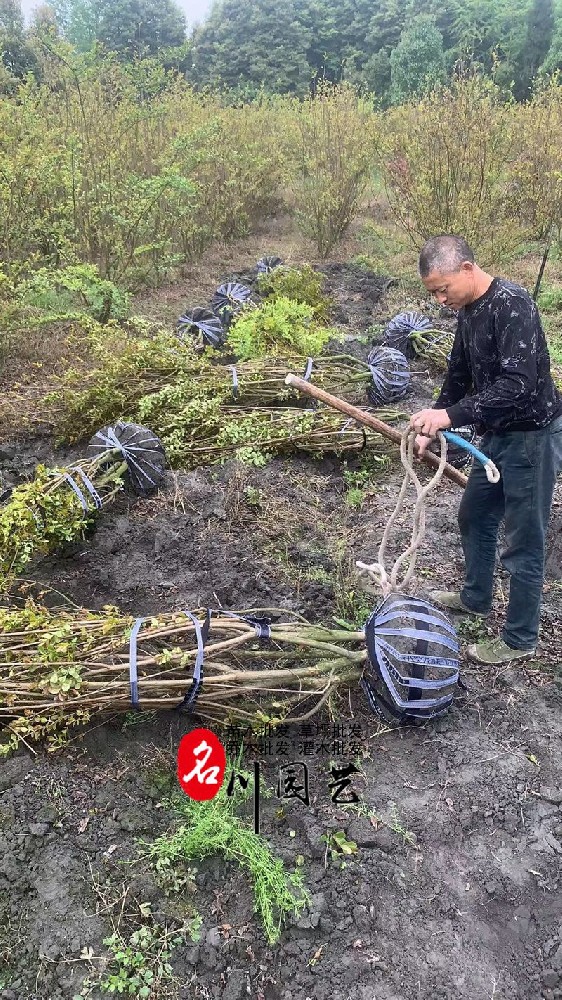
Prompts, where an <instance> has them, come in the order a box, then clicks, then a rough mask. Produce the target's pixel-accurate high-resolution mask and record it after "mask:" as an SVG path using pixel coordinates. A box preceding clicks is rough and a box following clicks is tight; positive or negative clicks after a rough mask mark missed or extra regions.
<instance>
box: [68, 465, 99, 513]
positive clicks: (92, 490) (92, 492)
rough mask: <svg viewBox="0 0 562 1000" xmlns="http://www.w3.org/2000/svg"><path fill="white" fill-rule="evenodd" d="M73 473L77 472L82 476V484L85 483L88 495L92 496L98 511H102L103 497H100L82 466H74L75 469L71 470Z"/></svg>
mask: <svg viewBox="0 0 562 1000" xmlns="http://www.w3.org/2000/svg"><path fill="white" fill-rule="evenodd" d="M71 472H77V473H78V475H79V476H80V478H81V480H82V482H83V483H84V486H85V487H86V489H87V490H88V493H89V494H90V496H91V498H92V500H93V501H94V505H95V507H96V510H100V508H101V505H102V502H101V497H100V495H99V493H98V491H97V490H96V487H95V486H94V484H93V482H92V480H91V479H90V478H89V476H87V475H86V473H85V472H84V469H82V468H81V466H79V465H76V466H73V468H72V469H71Z"/></svg>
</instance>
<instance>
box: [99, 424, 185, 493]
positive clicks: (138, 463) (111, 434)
mask: <svg viewBox="0 0 562 1000" xmlns="http://www.w3.org/2000/svg"><path fill="white" fill-rule="evenodd" d="M109 451H113V452H115V451H119V452H120V453H121V455H122V457H123V460H124V461H125V462H126V463H127V473H128V478H129V483H130V486H131V488H132V490H133V492H134V493H136V494H137V496H141V497H145V496H149V495H150V494H151V493H153V492H154V490H156V489H157V488H158V486H159V485H160V483H161V482H162V480H163V478H164V474H165V471H166V453H165V451H164V448H163V446H162V443H161V441H160V439H159V438H157V437H156V435H155V434H153V433H152V431H150V430H148V428H146V427H141V426H140V424H126V423H123V421H121V420H119V421H118V422H117V423H116V424H114V426H113V427H103V428H102V429H101V430H99V431H96V433H95V434H94V436H93V438H92V440H91V441H90V443H89V445H88V452H89V454H90V455H93V456H95V455H100V454H101V453H103V452H109ZM108 464H109V463H108Z"/></svg>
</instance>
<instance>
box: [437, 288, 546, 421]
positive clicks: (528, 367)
mask: <svg viewBox="0 0 562 1000" xmlns="http://www.w3.org/2000/svg"><path fill="white" fill-rule="evenodd" d="M467 393H469V394H468V395H467ZM434 408H435V409H445V410H447V414H448V416H449V419H450V421H451V425H452V427H461V426H462V425H463V424H475V425H476V429H477V431H478V433H479V434H483V433H484V432H485V431H500V432H501V431H515V430H521V431H528V430H537V429H539V428H541V427H546V426H547V425H548V424H550V423H551V421H552V420H554V419H555V417H557V416H559V414H560V413H562V398H561V396H560V393H559V392H558V390H557V388H556V386H555V385H554V382H553V380H552V375H551V374H550V357H549V353H548V347H547V344H546V338H545V335H544V331H543V328H542V326H541V321H540V317H539V313H538V310H537V307H536V305H535V303H534V302H533V300H532V298H531V296H530V295H529V293H528V292H527V291H526V290H525V289H524V288H522V287H521V286H520V285H516V284H515V283H514V282H512V281H506V280H505V279H504V278H494V279H493V281H492V284H491V285H490V287H489V289H488V290H487V291H486V292H485V293H484V295H481V296H480V298H479V299H476V301H475V302H472V303H471V304H470V305H468V306H464V308H462V309H460V310H459V315H458V326H457V332H456V334H455V340H454V344H453V349H452V351H451V358H450V361H449V368H448V371H447V375H446V377H445V381H444V383H443V387H442V389H441V392H440V394H439V398H438V399H437V401H436V403H435V404H434Z"/></svg>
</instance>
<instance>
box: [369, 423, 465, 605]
mask: <svg viewBox="0 0 562 1000" xmlns="http://www.w3.org/2000/svg"><path fill="white" fill-rule="evenodd" d="M416 437H417V431H415V430H413V429H412V428H410V427H408V428H406V430H405V431H404V432H403V434H402V440H401V442H400V459H401V461H402V465H403V466H404V469H405V474H404V479H403V482H402V486H401V487H400V493H399V494H398V499H397V501H396V506H395V508H394V510H393V512H392V514H391V515H390V517H389V519H388V521H387V524H386V527H385V529H384V532H383V536H382V540H381V544H380V546H379V551H378V553H377V560H376V562H374V563H363V562H356V564H355V565H356V566H357V569H358V570H360V572H363V573H368V574H369V576H370V577H371V579H372V580H373V581H374V582H375V583H376V584H377V585H378V586H379V587H380V588H381V590H382V593H383V597H388V595H389V594H391V593H396V592H400V593H406V591H407V588H408V584H409V583H410V581H411V579H412V577H413V575H414V571H415V568H416V560H417V556H418V550H419V549H420V548H421V546H422V544H423V541H424V538H425V514H426V510H425V502H426V499H427V496H428V495H429V493H431V491H432V490H433V489H434V488H435V487H436V486H437V485H438V484H439V482H440V481H441V479H442V477H443V470H444V468H445V465H446V464H447V441H446V439H445V437H444V436H443V434H442V433H441V431H439V433H438V435H437V437H438V438H439V443H440V445H441V454H440V456H439V467H438V469H437V470H436V472H435V475H434V476H432V478H431V479H430V480H429V482H428V483H426V484H425V486H424V485H423V484H422V483H421V482H420V480H419V478H418V476H417V473H416V471H415V469H414V444H415V440H416ZM410 482H411V483H413V485H414V488H415V491H416V505H415V507H414V517H413V526H412V535H411V538H410V544H409V546H408V548H407V549H406V551H405V552H403V553H402V555H401V556H399V557H398V559H397V560H396V562H395V563H394V566H393V567H392V570H391V571H390V573H388V572H387V570H386V569H385V565H384V561H385V556H386V550H387V547H388V540H389V538H390V534H391V531H392V528H393V527H394V524H395V522H396V519H397V518H398V515H399V514H400V512H401V510H402V508H403V506H404V498H405V496H406V493H407V490H408V486H409V484H410ZM408 560H409V562H408V566H407V568H406V571H405V573H404V576H403V579H402V580H400V581H399V580H398V574H399V573H400V571H401V570H402V567H403V566H404V563H406V562H407V561H408Z"/></svg>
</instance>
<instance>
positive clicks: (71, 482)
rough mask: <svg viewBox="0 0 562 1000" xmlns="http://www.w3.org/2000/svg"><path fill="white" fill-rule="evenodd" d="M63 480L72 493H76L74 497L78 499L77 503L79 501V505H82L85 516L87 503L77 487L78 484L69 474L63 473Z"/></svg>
mask: <svg viewBox="0 0 562 1000" xmlns="http://www.w3.org/2000/svg"><path fill="white" fill-rule="evenodd" d="M63 479H64V480H65V481H66V482H67V483H68V485H69V486H70V487H71V488H72V489H73V490H74V492H75V493H76V496H77V497H78V499H79V501H80V503H81V505H82V510H83V511H84V513H85V514H87V513H88V501H87V500H86V497H85V496H84V494H83V493H82V490H81V489H80V487H79V486H78V483H75V482H74V480H73V478H72V476H71V475H70V473H69V472H65V473H64V475H63Z"/></svg>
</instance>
